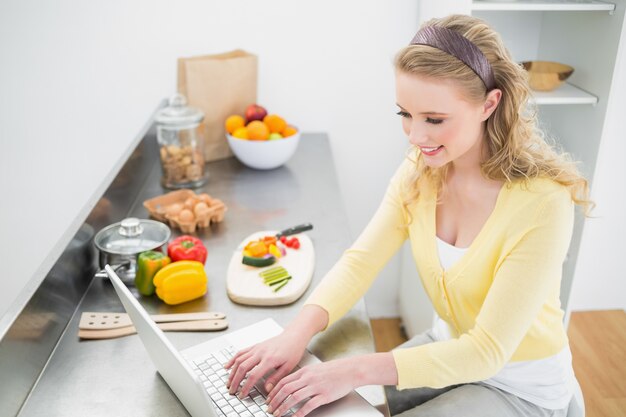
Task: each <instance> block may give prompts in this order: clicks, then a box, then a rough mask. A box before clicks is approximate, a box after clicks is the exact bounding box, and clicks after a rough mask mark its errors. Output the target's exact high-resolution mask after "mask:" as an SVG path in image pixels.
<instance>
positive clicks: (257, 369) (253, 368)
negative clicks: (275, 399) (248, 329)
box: [224, 331, 308, 398]
mask: <svg viewBox="0 0 626 417" xmlns="http://www.w3.org/2000/svg"><path fill="white" fill-rule="evenodd" d="M307 343H308V340H305V339H304V338H302V337H300V336H299V335H298V334H297V333H294V332H289V331H284V332H283V333H281V334H280V335H278V336H275V337H272V338H271V339H268V340H266V341H264V342H262V343H259V344H257V345H254V346H251V347H249V348H246V349H243V350H241V351H239V352H237V354H236V355H235V356H233V357H232V358H231V360H230V361H228V363H226V365H224V368H226V369H230V376H229V378H228V383H227V384H226V386H227V388H228V392H229V393H230V394H235V393H236V392H237V390H238V388H239V385H240V384H241V382H242V381H243V380H244V378H245V377H246V376H247V380H246V381H245V382H244V384H243V386H242V387H241V392H240V395H239V397H240V398H244V397H246V396H247V395H248V393H249V392H250V390H251V389H252V387H253V386H254V385H255V384H256V383H257V382H259V380H260V379H261V378H263V377H264V376H265V375H266V374H267V373H269V372H271V371H273V373H272V375H270V376H269V377H268V378H267V379H266V381H265V389H266V391H268V392H269V391H271V390H272V388H273V387H274V386H275V385H276V383H277V382H278V381H280V379H281V378H283V377H284V376H285V375H288V374H289V372H291V371H292V370H293V369H294V368H295V367H296V365H297V364H298V362H300V359H301V358H302V355H303V354H304V350H305V349H306V345H307Z"/></svg>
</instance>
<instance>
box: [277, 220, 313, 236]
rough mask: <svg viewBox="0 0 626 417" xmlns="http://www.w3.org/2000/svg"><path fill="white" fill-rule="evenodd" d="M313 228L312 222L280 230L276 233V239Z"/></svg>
mask: <svg viewBox="0 0 626 417" xmlns="http://www.w3.org/2000/svg"><path fill="white" fill-rule="evenodd" d="M311 229H313V225H312V224H311V223H304V224H299V225H297V226H294V227H290V228H289V229H285V230H281V231H280V232H278V233H276V239H280V237H281V236H290V235H295V234H298V233H302V232H306V231H307V230H311Z"/></svg>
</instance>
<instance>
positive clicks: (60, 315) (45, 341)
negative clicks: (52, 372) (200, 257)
mask: <svg viewBox="0 0 626 417" xmlns="http://www.w3.org/2000/svg"><path fill="white" fill-rule="evenodd" d="M141 136H142V139H140V140H139V143H138V145H137V146H136V148H135V150H134V151H133V152H132V154H131V156H130V158H128V160H127V161H126V163H125V164H124V165H123V167H122V168H121V170H120V171H119V172H118V174H117V175H116V176H115V178H114V179H113V181H112V182H111V184H110V185H109V187H108V189H107V190H106V192H105V193H104V195H103V196H102V197H101V198H100V200H99V201H98V203H97V204H96V205H95V207H94V208H93V210H92V211H91V213H90V214H89V215H88V217H87V219H86V220H85V221H84V223H83V224H82V225H81V226H80V228H79V229H78V231H77V232H76V234H75V235H74V237H73V238H72V240H71V241H70V242H69V244H68V245H67V247H66V248H65V250H64V251H63V253H62V254H61V256H60V257H59V259H58V260H57V261H56V263H55V264H54V266H53V267H52V269H51V270H50V271H49V272H48V274H47V275H46V277H45V279H44V280H43V281H42V283H41V284H40V285H39V287H38V288H37V289H36V290H35V292H34V294H33V295H32V296H31V297H30V300H29V301H28V303H27V304H26V306H25V307H24V308H23V309H22V310H21V312H19V313H18V314H17V315H16V317H15V319H14V320H13V322H12V323H11V324H10V327H9V328H8V329H7V331H6V333H4V337H3V338H2V340H0V404H1V406H0V417H8V416H15V415H17V414H18V413H19V411H20V408H21V407H22V405H23V404H24V402H25V400H26V399H27V397H28V395H29V393H30V392H31V390H32V388H33V386H34V385H35V383H36V381H37V378H38V377H39V375H40V374H41V372H42V371H43V369H44V368H45V366H46V363H47V361H48V358H49V357H50V355H51V354H52V352H53V351H54V348H55V346H56V345H57V342H58V340H59V338H60V337H61V335H62V334H63V332H64V331H65V329H66V327H67V324H68V322H69V321H70V319H71V318H72V316H73V314H74V312H75V310H76V307H77V306H78V304H79V302H80V300H81V299H82V297H83V294H84V293H85V292H86V290H87V288H88V287H89V285H90V283H91V282H92V279H93V276H94V273H95V272H96V271H97V270H98V259H97V250H96V249H95V247H94V245H93V237H94V235H95V234H96V233H97V232H98V231H99V230H100V229H102V228H103V227H104V226H107V225H108V224H111V223H115V222H117V221H120V220H121V219H123V218H124V217H126V215H127V214H128V212H129V211H130V208H131V207H132V206H133V203H134V202H135V199H136V196H137V195H138V194H139V191H140V189H141V187H142V186H143V184H144V183H145V180H146V178H147V176H148V174H149V173H150V170H151V169H153V168H154V167H155V164H154V161H155V158H158V147H157V144H156V133H155V129H154V127H152V126H151V124H150V123H149V124H147V125H146V126H145V128H144V129H143V131H142V132H141ZM134 143H136V142H134ZM25 291H26V290H25ZM31 291H32V290H31ZM1 334H2V333H0V335H1Z"/></svg>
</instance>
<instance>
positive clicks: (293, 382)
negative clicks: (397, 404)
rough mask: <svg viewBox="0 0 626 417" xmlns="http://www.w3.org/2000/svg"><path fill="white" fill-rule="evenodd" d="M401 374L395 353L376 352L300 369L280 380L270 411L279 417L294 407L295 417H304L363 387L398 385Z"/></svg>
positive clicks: (275, 389) (269, 405) (268, 398)
mask: <svg viewBox="0 0 626 417" xmlns="http://www.w3.org/2000/svg"><path fill="white" fill-rule="evenodd" d="M397 381H398V373H397V370H396V367H395V362H394V361H393V356H392V354H391V353H375V354H370V355H364V356H356V357H352V358H345V359H337V360H334V361H329V362H324V363H318V364H315V365H309V366H305V367H303V368H301V369H298V370H297V371H296V372H294V373H293V374H291V375H288V376H286V377H284V378H283V379H281V380H280V382H279V383H278V384H277V385H276V386H275V387H274V389H273V390H272V391H270V393H269V395H268V397H267V403H268V412H271V413H272V414H274V416H276V417H279V416H282V415H284V414H285V413H287V412H288V411H289V409H291V408H292V407H294V406H296V405H297V406H298V407H299V408H298V410H297V411H296V412H295V413H294V416H293V417H304V416H306V415H307V414H309V413H310V412H311V411H313V410H315V409H316V408H318V407H320V406H322V405H324V404H328V403H330V402H332V401H335V400H338V399H339V398H342V397H344V396H346V395H348V394H349V393H350V391H352V390H353V389H355V388H357V387H360V386H363V385H371V384H376V385H391V384H397Z"/></svg>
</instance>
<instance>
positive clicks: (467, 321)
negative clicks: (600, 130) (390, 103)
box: [306, 160, 574, 389]
mask: <svg viewBox="0 0 626 417" xmlns="http://www.w3.org/2000/svg"><path fill="white" fill-rule="evenodd" d="M411 169H414V168H413V163H412V162H410V161H408V160H407V161H405V162H404V163H403V164H402V165H401V166H400V168H399V169H398V171H397V172H396V174H395V175H394V177H393V178H392V180H391V182H390V184H389V187H388V188H387V192H386V194H385V197H384V199H383V201H382V203H381V205H380V207H379V208H378V210H377V212H376V214H375V215H374V217H373V218H372V220H371V221H370V223H369V224H368V225H367V227H366V228H365V230H364V231H363V233H362V234H361V235H360V236H359V238H358V239H357V240H356V242H355V243H354V244H353V245H352V247H351V248H350V249H349V250H347V251H346V252H345V253H344V254H343V256H342V257H341V259H340V260H339V261H338V262H337V264H336V265H335V266H334V267H333V268H332V269H331V270H330V271H329V272H328V274H327V275H326V276H325V277H324V279H323V280H322V282H321V283H320V284H319V286H318V287H317V288H316V289H315V290H314V292H313V293H312V294H311V296H310V297H309V298H308V300H307V301H306V304H315V305H318V306H320V307H322V308H323V309H324V310H326V311H327V312H328V315H329V325H330V324H332V323H334V322H335V321H337V320H338V319H339V318H340V317H341V316H343V315H344V314H345V313H346V312H347V311H348V310H349V309H350V308H352V306H353V305H354V304H355V303H356V302H357V300H358V299H359V298H360V297H362V296H363V295H364V294H365V292H366V291H367V289H368V288H369V286H370V285H371V283H372V281H373V280H374V278H375V277H376V276H377V275H378V273H379V271H380V270H381V269H382V268H383V266H384V265H385V264H386V263H387V261H388V260H389V259H390V258H391V257H392V256H393V254H394V253H395V252H396V251H398V249H399V248H400V247H401V246H402V244H403V242H404V241H405V240H406V239H407V238H408V239H410V242H411V250H412V253H413V257H414V258H415V263H416V265H417V269H418V271H419V275H420V278H421V280H422V283H423V285H424V288H425V290H426V293H427V294H428V296H429V298H430V300H431V301H432V303H433V306H434V308H435V310H436V312H437V314H438V315H439V316H440V317H441V318H442V319H443V320H445V321H446V322H447V323H448V325H449V327H450V328H451V329H452V330H453V333H454V332H455V333H456V334H455V335H454V336H455V337H454V338H453V339H452V340H447V341H441V342H435V343H431V344H427V345H422V346H417V347H413V348H407V349H396V350H394V351H393V357H394V361H395V364H396V368H397V371H398V388H399V389H405V388H416V387H433V388H440V387H446V386H450V385H454V384H460V383H467V382H475V381H481V380H484V379H487V378H490V377H492V376H493V375H495V374H496V373H497V372H498V371H499V370H500V369H502V367H503V366H504V365H505V364H506V363H507V362H509V361H527V360H534V359H541V358H546V357H548V356H551V355H554V354H556V353H558V352H559V351H560V350H561V349H563V348H564V347H565V345H566V344H567V343H568V341H567V335H566V332H565V329H564V326H563V311H562V310H561V306H560V300H559V292H560V282H561V274H562V264H563V261H564V259H565V256H566V253H567V250H568V247H569V243H570V239H571V235H572V228H573V222H574V207H573V202H572V199H571V197H570V194H569V192H568V190H567V189H566V188H565V187H563V186H561V185H560V184H558V183H556V182H554V181H552V180H549V179H533V180H530V181H529V182H528V183H527V184H524V183H523V182H522V181H514V182H511V183H507V184H505V185H504V186H503V187H502V189H501V190H500V193H499V195H498V198H497V201H496V205H495V208H494V209H493V212H492V213H491V215H490V217H489V218H488V219H487V222H486V223H485V225H484V226H483V228H482V230H481V231H480V233H479V234H478V236H476V238H475V240H474V241H473V242H472V244H471V246H470V247H469V248H468V250H467V252H466V253H465V254H464V255H463V257H462V258H461V259H460V260H459V261H458V262H457V263H456V264H454V265H453V266H452V267H451V268H450V269H448V270H443V269H442V267H441V265H440V263H439V257H438V254H437V244H436V227H435V209H436V193H435V192H434V191H428V190H422V191H421V192H422V194H420V198H419V201H418V202H416V203H414V204H413V205H412V206H411V207H410V211H411V215H412V219H413V220H412V222H411V224H410V225H409V227H408V228H407V227H403V226H404V225H406V223H407V219H408V214H407V211H406V209H405V208H404V207H403V204H402V201H403V192H402V190H403V189H404V184H405V178H406V175H407V173H408V172H409V170H411Z"/></svg>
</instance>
